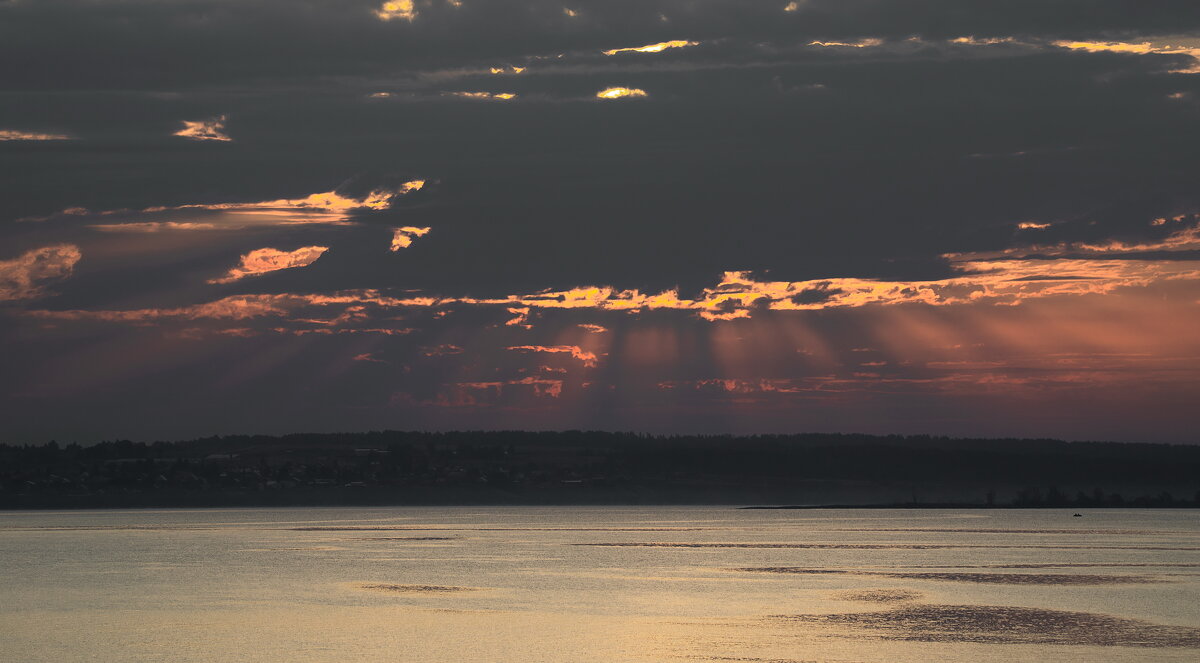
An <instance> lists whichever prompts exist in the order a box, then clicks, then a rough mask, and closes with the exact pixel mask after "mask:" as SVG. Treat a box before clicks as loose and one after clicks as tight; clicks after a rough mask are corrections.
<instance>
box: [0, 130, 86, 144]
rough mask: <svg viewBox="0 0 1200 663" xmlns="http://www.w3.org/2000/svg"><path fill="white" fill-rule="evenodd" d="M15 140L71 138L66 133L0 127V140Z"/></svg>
mask: <svg viewBox="0 0 1200 663" xmlns="http://www.w3.org/2000/svg"><path fill="white" fill-rule="evenodd" d="M9 140H12V141H17V140H71V137H70V136H68V135H66V134H44V133H39V132H36V131H18V130H16V129H0V141H9Z"/></svg>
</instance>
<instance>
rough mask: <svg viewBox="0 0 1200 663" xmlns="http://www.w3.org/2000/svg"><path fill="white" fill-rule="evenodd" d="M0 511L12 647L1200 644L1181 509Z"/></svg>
mask: <svg viewBox="0 0 1200 663" xmlns="http://www.w3.org/2000/svg"><path fill="white" fill-rule="evenodd" d="M1082 513H1083V514H1084V515H1083V517H1082V518H1073V517H1071V512H1070V511H1060V510H1021V511H1014V510H995V511H983V510H969V511H964V510H945V511H939V510H920V511H901V510H879V511H874V510H816V511H807V510H806V511H747V510H738V509H736V508H733V507H726V508H722V507H479V508H476V507H444V508H443V507H426V508H369V509H367V508H319V509H306V508H292V509H230V510H134V511H87V512H84V511H80V512H4V513H0V560H2V561H3V564H4V569H5V581H4V583H3V584H2V585H0V640H2V641H3V647H2V648H0V649H2V652H3V653H0V659H3V660H11V661H30V662H40V661H47V662H49V661H54V662H56V663H57V662H70V661H178V662H184V661H187V662H191V661H195V662H209V661H262V662H271V663H275V662H279V661H288V662H298V663H305V662H310V661H313V662H315V661H393V662H394V661H470V660H479V661H506V662H507V661H512V662H514V663H516V662H522V663H524V662H529V661H547V662H550V661H554V662H562V661H605V662H612V661H774V662H781V661H828V662H851V661H855V662H857V661H863V662H865V661H872V662H875V661H877V662H880V663H883V662H888V663H893V662H898V661H899V662H905V661H912V662H920V663H929V662H935V661H946V662H950V661H955V662H957V661H964V660H972V661H1013V660H1046V659H1051V658H1053V659H1055V660H1057V661H1079V662H1084V661H1088V662H1091V661H1099V660H1104V661H1189V662H1190V661H1196V660H1200V513H1198V512H1196V511H1192V510H1114V511H1104V510H1089V511H1084V512H1082Z"/></svg>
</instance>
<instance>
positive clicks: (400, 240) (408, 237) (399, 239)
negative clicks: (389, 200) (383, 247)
mask: <svg viewBox="0 0 1200 663" xmlns="http://www.w3.org/2000/svg"><path fill="white" fill-rule="evenodd" d="M427 234H429V228H417V227H415V226H404V227H402V228H392V247H391V250H392V251H399V250H400V249H407V248H408V247H410V246H412V243H413V240H414V239H416V238H417V237H424V236H425V235H427Z"/></svg>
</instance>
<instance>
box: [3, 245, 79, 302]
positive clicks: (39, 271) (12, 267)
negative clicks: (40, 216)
mask: <svg viewBox="0 0 1200 663" xmlns="http://www.w3.org/2000/svg"><path fill="white" fill-rule="evenodd" d="M82 257H83V254H82V253H80V251H79V247H78V246H75V245H74V244H56V245H54V246H44V247H42V248H39V249H32V250H29V251H26V252H25V253H22V254H21V255H19V256H17V257H16V258H13V259H11V260H0V301H18V300H25V299H36V298H38V297H41V296H43V295H44V294H46V290H45V286H46V285H47V284H48V283H51V282H54V281H58V280H61V279H64V278H66V277H68V276H70V275H71V272H72V271H74V269H75V264H76V263H78V262H79V259H80V258H82Z"/></svg>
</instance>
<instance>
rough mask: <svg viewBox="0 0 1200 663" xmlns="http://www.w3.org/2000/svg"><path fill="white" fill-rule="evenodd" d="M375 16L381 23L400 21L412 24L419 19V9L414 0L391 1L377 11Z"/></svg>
mask: <svg viewBox="0 0 1200 663" xmlns="http://www.w3.org/2000/svg"><path fill="white" fill-rule="evenodd" d="M375 16H377V17H379V20H381V21H391V20H396V19H399V20H403V21H408V22H409V23H412V22H413V20H415V19H416V18H417V9H416V7H415V6H413V0H389V1H388V2H385V3H383V4H382V5H380V7H379V9H376V10H375Z"/></svg>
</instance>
